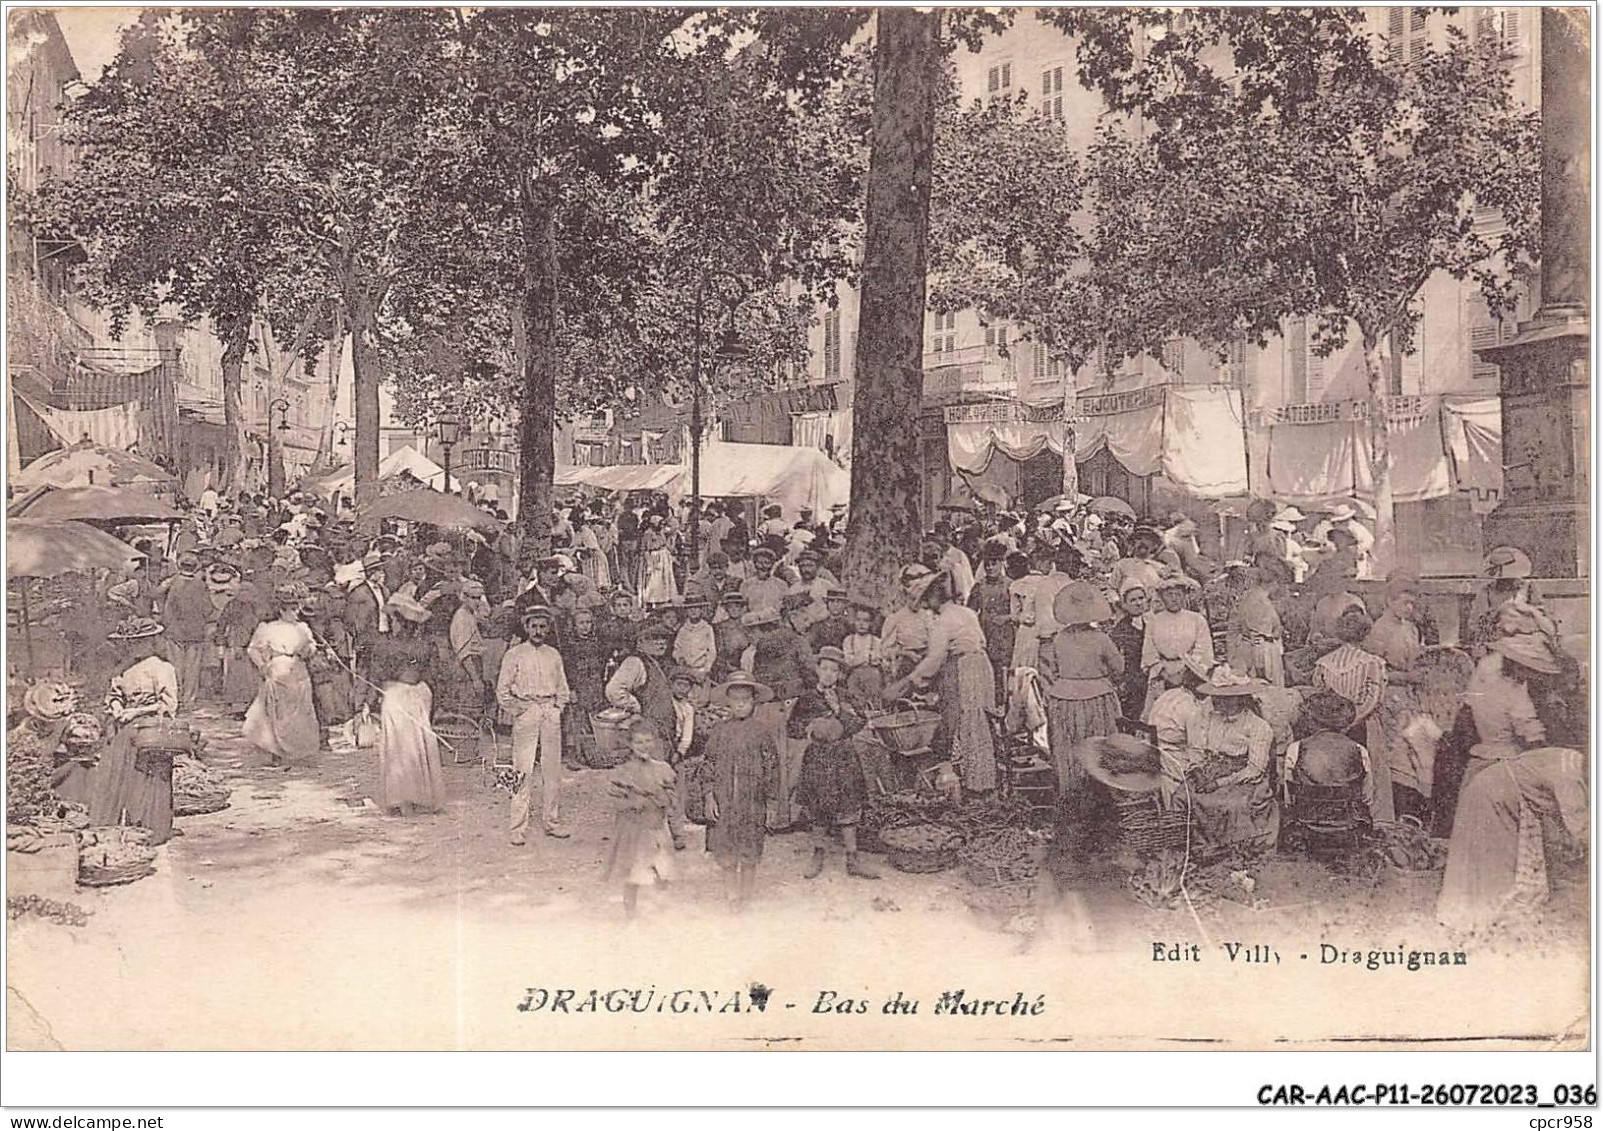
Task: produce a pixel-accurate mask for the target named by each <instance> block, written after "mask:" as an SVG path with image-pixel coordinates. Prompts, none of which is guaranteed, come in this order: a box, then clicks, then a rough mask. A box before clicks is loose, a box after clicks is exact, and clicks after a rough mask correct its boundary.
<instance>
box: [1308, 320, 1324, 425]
mask: <svg viewBox="0 0 1603 1131" xmlns="http://www.w3.org/2000/svg"><path fill="white" fill-rule="evenodd" d="M1303 342H1304V348H1305V349H1306V351H1307V356H1308V366H1307V370H1306V372H1307V374H1308V382H1307V383H1308V394H1307V395H1308V403H1310V404H1316V403H1318V402H1319V401H1322V400H1324V399H1325V360H1326V359H1325V358H1323V357H1320V356H1319V354H1317V353H1315V352H1314V336H1313V334H1311V333H1309V328H1308V326H1307V324H1306V320H1305V323H1304V326H1303Z"/></svg>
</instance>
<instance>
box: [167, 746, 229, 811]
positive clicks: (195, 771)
mask: <svg viewBox="0 0 1603 1131" xmlns="http://www.w3.org/2000/svg"><path fill="white" fill-rule="evenodd" d="M229 793H230V790H229V788H228V783H227V782H226V781H224V780H223V777H222V775H221V774H219V773H218V772H217V771H216V770H214V769H212V768H211V767H210V766H207V765H206V763H204V762H202V761H201V760H200V759H199V758H197V757H195V756H193V755H190V754H180V755H178V756H176V757H175V758H173V816H175V817H198V816H200V815H201V814H202V813H216V812H217V811H219V810H221V809H226V808H228V798H229Z"/></svg>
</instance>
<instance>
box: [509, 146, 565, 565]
mask: <svg viewBox="0 0 1603 1131" xmlns="http://www.w3.org/2000/svg"><path fill="white" fill-rule="evenodd" d="M520 188H521V192H520V194H519V195H520V197H521V206H522V209H523V286H524V291H523V325H524V354H523V395H522V397H521V399H520V403H519V406H518V527H519V529H520V530H522V532H523V541H524V545H526V546H533V547H535V549H536V550H537V551H538V552H539V553H541V554H547V553H549V552H550V550H551V493H552V478H553V477H554V476H555V474H556V450H555V446H554V444H553V442H552V432H551V430H552V426H553V422H554V419H555V416H556V409H557V225H556V220H557V218H556V192H555V186H554V185H552V184H551V182H550V181H549V180H547V179H544V178H542V177H540V176H539V175H538V174H536V173H533V172H529V173H525V174H524V177H523V184H522V185H521V186H520Z"/></svg>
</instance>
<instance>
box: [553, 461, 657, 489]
mask: <svg viewBox="0 0 1603 1131" xmlns="http://www.w3.org/2000/svg"><path fill="white" fill-rule="evenodd" d="M684 473H685V469H684V468H683V467H681V466H679V465H678V464H677V463H634V464H619V465H617V466H615V467H581V466H578V465H575V466H573V467H559V468H557V471H556V475H555V476H554V477H553V478H552V482H553V483H554V484H555V485H556V486H558V487H578V486H584V487H595V488H598V489H599V490H602V491H664V490H667V488H668V486H669V485H670V484H671V483H673V481H674V480H675V479H678V478H679V477H680V476H681V475H683V474H684Z"/></svg>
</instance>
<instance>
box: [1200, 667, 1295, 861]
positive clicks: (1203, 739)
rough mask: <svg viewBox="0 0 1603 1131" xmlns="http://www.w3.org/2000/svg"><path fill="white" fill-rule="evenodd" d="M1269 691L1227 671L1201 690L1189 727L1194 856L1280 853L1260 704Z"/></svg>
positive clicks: (1214, 675)
mask: <svg viewBox="0 0 1603 1131" xmlns="http://www.w3.org/2000/svg"><path fill="white" fill-rule="evenodd" d="M1266 687H1268V684H1265V683H1261V682H1258V681H1255V680H1248V679H1246V678H1244V677H1242V676H1239V675H1237V674H1236V673H1235V672H1233V671H1231V670H1230V668H1229V667H1228V666H1227V665H1223V664H1221V665H1220V666H1219V667H1217V668H1215V669H1214V670H1213V673H1212V675H1211V676H1210V677H1209V679H1208V682H1207V683H1204V684H1203V685H1202V686H1201V687H1199V688H1198V689H1197V690H1198V693H1199V694H1200V695H1202V696H1203V698H1204V700H1205V706H1203V707H1202V709H1200V710H1198V711H1197V712H1196V713H1195V714H1194V715H1192V716H1191V718H1190V720H1189V721H1188V724H1187V727H1186V754H1185V759H1186V766H1185V782H1186V785H1187V786H1188V792H1189V801H1190V805H1191V817H1192V838H1193V840H1192V844H1193V848H1194V850H1198V851H1201V852H1203V853H1205V854H1206V853H1209V852H1220V851H1223V850H1224V849H1227V848H1233V847H1244V848H1256V849H1265V850H1267V849H1272V848H1273V847H1274V846H1275V840H1276V838H1277V835H1278V831H1279V821H1280V818H1279V813H1278V812H1277V810H1276V806H1275V797H1274V788H1273V785H1272V783H1271V781H1270V774H1269V747H1270V744H1271V742H1272V740H1273V733H1272V731H1271V729H1270V726H1269V724H1268V723H1267V722H1265V721H1264V719H1263V718H1262V717H1261V716H1260V715H1259V713H1258V700H1257V694H1258V692H1260V691H1262V690H1264V689H1265V688H1266Z"/></svg>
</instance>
